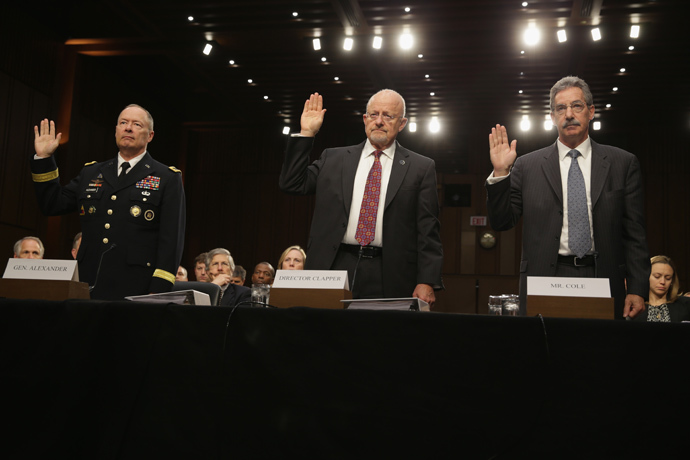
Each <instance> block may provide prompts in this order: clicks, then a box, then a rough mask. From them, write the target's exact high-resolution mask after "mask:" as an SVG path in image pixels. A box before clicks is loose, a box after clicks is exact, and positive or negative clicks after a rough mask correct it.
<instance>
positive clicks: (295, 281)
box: [273, 270, 350, 290]
mask: <svg viewBox="0 0 690 460" xmlns="http://www.w3.org/2000/svg"><path fill="white" fill-rule="evenodd" d="M273 287H274V288H292V289H296V288H300V289H305V288H306V289H347V290H349V289H350V282H349V281H348V279H347V270H278V271H277V272H276V277H275V280H274V281H273Z"/></svg>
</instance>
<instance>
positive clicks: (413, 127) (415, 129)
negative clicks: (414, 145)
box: [407, 121, 417, 133]
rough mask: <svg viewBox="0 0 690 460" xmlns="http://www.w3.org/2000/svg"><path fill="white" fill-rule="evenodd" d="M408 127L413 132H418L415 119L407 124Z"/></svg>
mask: <svg viewBox="0 0 690 460" xmlns="http://www.w3.org/2000/svg"><path fill="white" fill-rule="evenodd" d="M407 129H409V130H410V132H411V133H416V132H417V123H415V122H414V121H411V122H410V123H408V124H407Z"/></svg>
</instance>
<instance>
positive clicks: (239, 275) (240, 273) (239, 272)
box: [230, 265, 247, 286]
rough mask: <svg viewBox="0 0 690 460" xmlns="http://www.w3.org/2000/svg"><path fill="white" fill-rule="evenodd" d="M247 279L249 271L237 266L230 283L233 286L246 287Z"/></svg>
mask: <svg viewBox="0 0 690 460" xmlns="http://www.w3.org/2000/svg"><path fill="white" fill-rule="evenodd" d="M245 279H247V270H245V269H244V267H243V266H242V265H235V269H234V270H233V271H232V278H230V282H231V283H232V284H239V285H240V286H244V280H245Z"/></svg>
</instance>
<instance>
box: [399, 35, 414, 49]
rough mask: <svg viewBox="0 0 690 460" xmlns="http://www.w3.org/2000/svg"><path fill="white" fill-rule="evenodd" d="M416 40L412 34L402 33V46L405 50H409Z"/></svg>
mask: <svg viewBox="0 0 690 460" xmlns="http://www.w3.org/2000/svg"><path fill="white" fill-rule="evenodd" d="M413 42H414V39H413V38H412V35H411V34H402V35H400V47H401V48H402V49H404V50H409V49H410V48H412V44H413Z"/></svg>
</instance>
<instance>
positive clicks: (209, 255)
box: [206, 248, 235, 271]
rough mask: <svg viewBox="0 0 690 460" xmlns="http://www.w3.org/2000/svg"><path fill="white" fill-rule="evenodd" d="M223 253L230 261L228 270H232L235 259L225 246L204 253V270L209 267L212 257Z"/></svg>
mask: <svg viewBox="0 0 690 460" xmlns="http://www.w3.org/2000/svg"><path fill="white" fill-rule="evenodd" d="M220 254H222V255H224V256H228V260H229V261H230V270H232V271H234V270H235V261H234V260H233V258H232V256H231V255H230V251H228V250H227V249H225V248H216V249H211V250H210V251H208V252H207V253H206V270H208V269H209V267H211V261H212V260H213V258H214V257H215V256H217V255H220Z"/></svg>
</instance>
